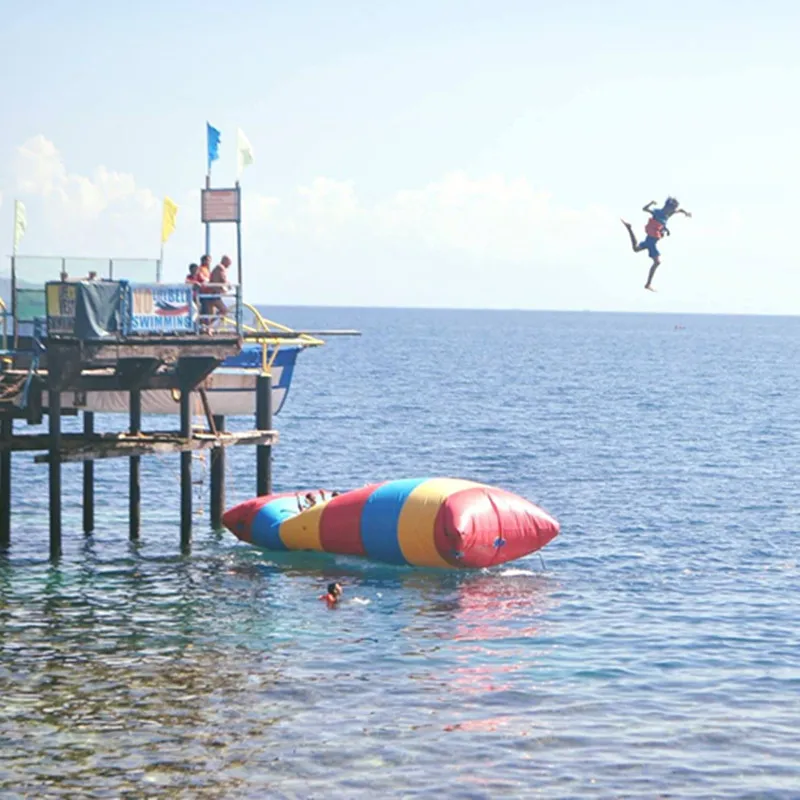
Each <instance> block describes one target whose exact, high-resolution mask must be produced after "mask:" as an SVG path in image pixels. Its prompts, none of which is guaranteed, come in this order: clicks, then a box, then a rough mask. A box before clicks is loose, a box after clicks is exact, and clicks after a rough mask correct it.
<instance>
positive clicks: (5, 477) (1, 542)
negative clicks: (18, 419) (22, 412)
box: [0, 417, 14, 549]
mask: <svg viewBox="0 0 800 800" xmlns="http://www.w3.org/2000/svg"><path fill="white" fill-rule="evenodd" d="M13 436H14V420H13V418H12V417H2V418H0V441H10V440H11V439H12V437H13ZM9 544H11V451H10V450H4V451H3V452H2V453H0V548H3V549H5V548H7V547H8V546H9Z"/></svg>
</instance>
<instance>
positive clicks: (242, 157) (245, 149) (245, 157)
mask: <svg viewBox="0 0 800 800" xmlns="http://www.w3.org/2000/svg"><path fill="white" fill-rule="evenodd" d="M236 150H237V157H238V158H237V160H238V164H239V172H238V175H239V177H241V175H242V170H243V169H244V168H245V167H246V166H248V165H249V164H252V163H253V162H254V161H255V157H254V156H253V145H251V144H250V142H249V141H248V139H247V137H246V136H245V135H244V134H243V133H242V129H241V128H237V129H236Z"/></svg>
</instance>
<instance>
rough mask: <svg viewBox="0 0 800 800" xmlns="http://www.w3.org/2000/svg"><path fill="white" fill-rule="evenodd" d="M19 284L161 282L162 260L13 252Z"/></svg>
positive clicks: (35, 286)
mask: <svg viewBox="0 0 800 800" xmlns="http://www.w3.org/2000/svg"><path fill="white" fill-rule="evenodd" d="M13 272H14V274H15V276H16V282H17V286H25V285H28V286H29V287H30V288H40V287H41V286H43V285H44V284H45V283H47V282H48V281H55V280H77V281H80V280H93V279H95V278H96V279H98V280H109V281H113V280H120V279H121V278H125V279H127V280H134V281H142V282H150V281H153V282H158V281H159V280H160V279H161V261H160V260H159V259H157V258H70V257H67V256H63V257H62V256H28V255H25V256H20V255H17V256H14V257H13Z"/></svg>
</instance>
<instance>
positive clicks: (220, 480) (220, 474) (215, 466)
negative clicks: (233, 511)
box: [211, 414, 225, 529]
mask: <svg viewBox="0 0 800 800" xmlns="http://www.w3.org/2000/svg"><path fill="white" fill-rule="evenodd" d="M214 427H215V428H216V431H217V433H222V432H223V431H224V430H225V417H223V416H222V415H221V414H215V415H214ZM224 509H225V448H224V447H215V448H214V449H213V450H212V451H211V527H212V528H215V529H219V528H221V527H222V513H223V511H224Z"/></svg>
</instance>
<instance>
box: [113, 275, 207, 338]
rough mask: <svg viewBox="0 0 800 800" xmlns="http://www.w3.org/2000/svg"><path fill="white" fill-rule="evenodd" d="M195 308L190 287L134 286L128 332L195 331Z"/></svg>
mask: <svg viewBox="0 0 800 800" xmlns="http://www.w3.org/2000/svg"><path fill="white" fill-rule="evenodd" d="M194 322H195V308H194V301H193V293H192V287H191V286H168V285H163V284H162V285H159V284H155V285H152V286H134V287H132V288H131V304H130V318H129V323H128V326H127V328H128V332H129V333H176V332H192V331H194V328H195V324H194Z"/></svg>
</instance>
